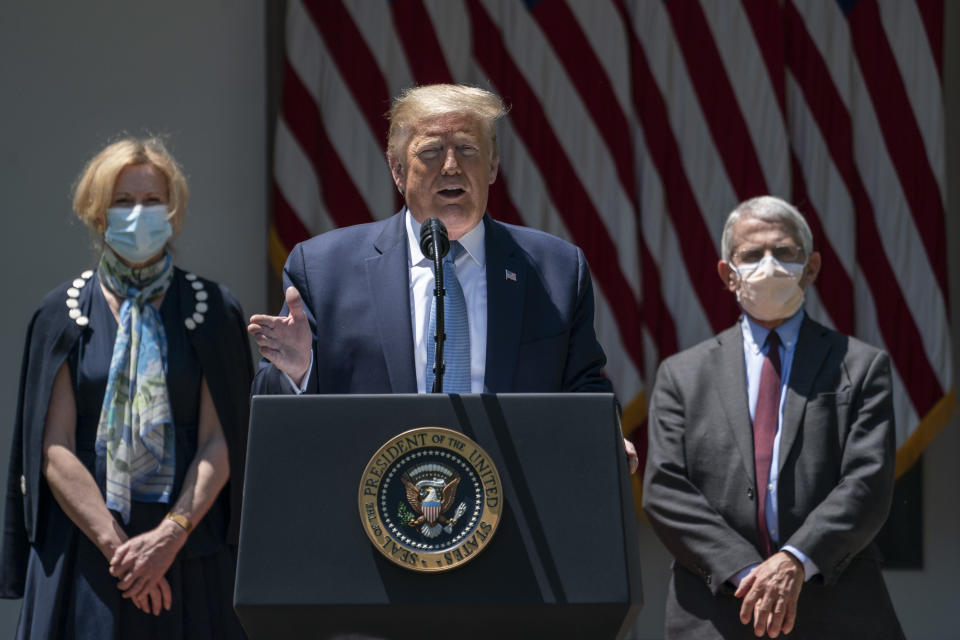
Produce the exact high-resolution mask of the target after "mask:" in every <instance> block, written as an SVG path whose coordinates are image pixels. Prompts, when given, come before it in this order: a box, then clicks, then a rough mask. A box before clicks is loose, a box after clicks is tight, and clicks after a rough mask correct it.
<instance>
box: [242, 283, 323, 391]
mask: <svg viewBox="0 0 960 640" xmlns="http://www.w3.org/2000/svg"><path fill="white" fill-rule="evenodd" d="M285 298H286V302H287V309H288V310H289V314H288V315H286V316H267V315H263V314H256V315H253V316H250V325H249V326H248V327H247V332H248V333H249V334H250V335H252V336H253V339H254V340H255V341H256V343H257V346H258V347H259V348H260V355H262V356H263V357H264V358H266V359H267V360H269V361H270V362H272V363H273V364H274V366H276V367H277V369H280V371H283V372H284V373H286V374H287V375H288V376H290V378H291V379H292V380H293V381H294V382H296V383H297V384H301V383H302V382H303V377H304V376H305V375H306V374H307V369H308V368H309V367H310V349H311V348H312V347H313V334H312V332H311V331H310V323H309V322H308V321H307V314H306V312H304V310H303V300H302V299H301V298H300V292H299V291H297V290H296V288H294V287H287V291H286V293H285Z"/></svg>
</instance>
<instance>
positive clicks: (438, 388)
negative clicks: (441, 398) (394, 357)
mask: <svg viewBox="0 0 960 640" xmlns="http://www.w3.org/2000/svg"><path fill="white" fill-rule="evenodd" d="M434 249H436V251H434ZM420 250H421V251H423V255H425V256H427V257H428V258H430V259H431V260H433V281H434V288H433V296H434V300H435V304H436V316H437V324H436V332H435V333H434V335H433V341H434V343H435V344H436V349H435V351H434V354H433V355H434V358H433V376H434V377H433V388H432V389H431V390H430V392H431V393H443V372H444V369H445V368H446V366H445V363H444V360H443V343H444V341H445V340H446V339H447V334H446V333H445V331H444V321H443V296H444V294H445V293H446V291H445V290H444V288H443V266H442V265H441V263H440V261H441V260H443V258H444V256H446V255H447V253H448V252H449V251H450V240H449V239H448V238H447V228H446V227H445V226H443V223H442V222H440V220H439V219H438V218H428V219H427V220H425V221H424V222H423V224H422V225H421V226H420Z"/></svg>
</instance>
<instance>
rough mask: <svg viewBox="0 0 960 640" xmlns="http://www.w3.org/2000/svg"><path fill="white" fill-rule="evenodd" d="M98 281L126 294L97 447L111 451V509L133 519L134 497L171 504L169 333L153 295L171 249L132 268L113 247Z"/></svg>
mask: <svg viewBox="0 0 960 640" xmlns="http://www.w3.org/2000/svg"><path fill="white" fill-rule="evenodd" d="M98 275H99V276H100V281H101V282H102V283H103V284H104V286H105V287H106V288H107V289H109V290H110V291H111V292H112V293H114V294H115V295H117V296H118V297H120V298H123V305H122V306H121V307H120V320H119V323H118V325H117V338H116V341H115V342H114V343H113V357H112V358H111V360H110V374H109V377H108V378H107V391H106V393H105V394H104V396H103V408H102V409H101V410H100V424H99V425H98V427H97V441H96V452H97V455H98V456H103V455H105V456H106V463H107V491H106V492H107V496H106V502H107V507H108V508H110V509H113V510H114V511H118V512H120V514H121V515H122V516H123V521H124V522H125V523H126V522H129V521H130V501H131V499H136V500H140V501H143V502H170V494H171V493H172V492H173V471H174V429H173V413H172V411H171V409H170V400H169V397H168V394H167V376H166V369H167V336H166V334H165V333H164V331H163V322H162V321H161V319H160V312H159V311H157V308H156V307H154V306H153V305H152V304H150V300H152V299H154V298H156V297H158V296H162V295H163V294H164V293H166V291H167V288H168V287H169V286H170V282H171V280H172V279H173V262H172V261H171V259H170V254H167V255H166V256H165V257H164V259H163V260H161V261H160V262H157V263H155V264H152V265H148V266H146V267H142V268H133V267H129V266H127V265H125V264H123V263H122V262H120V260H119V259H118V258H117V256H116V254H114V253H113V251H111V250H110V249H109V248H107V249H105V250H104V252H103V258H101V260H100V267H99V269H98Z"/></svg>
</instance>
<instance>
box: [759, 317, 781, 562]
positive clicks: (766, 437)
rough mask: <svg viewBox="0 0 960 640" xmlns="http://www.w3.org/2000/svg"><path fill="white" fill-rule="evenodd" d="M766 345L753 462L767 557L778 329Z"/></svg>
mask: <svg viewBox="0 0 960 640" xmlns="http://www.w3.org/2000/svg"><path fill="white" fill-rule="evenodd" d="M767 345H768V349H767V355H766V357H764V359H763V369H762V370H761V371H760V388H759V390H758V391H757V406H756V408H755V409H754V412H753V465H754V469H755V470H756V472H757V530H758V531H759V532H760V544H761V545H762V546H763V555H764V557H767V558H768V557H770V555H771V554H772V553H773V549H772V547H771V544H770V532H769V531H767V482H768V480H769V479H770V461H771V458H772V457H773V439H774V437H775V436H776V435H777V421H778V418H779V417H780V337H779V336H778V335H777V332H776V331H771V332H770V333H769V334H767Z"/></svg>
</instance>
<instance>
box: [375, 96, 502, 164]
mask: <svg viewBox="0 0 960 640" xmlns="http://www.w3.org/2000/svg"><path fill="white" fill-rule="evenodd" d="M447 113H468V114H471V115H474V116H476V117H477V118H479V119H480V121H481V122H482V123H483V126H484V128H485V129H486V130H487V135H489V136H490V141H491V143H492V146H491V149H492V151H493V157H494V158H496V157H497V155H498V153H499V152H498V150H497V126H496V125H497V120H499V119H500V118H502V117H503V116H505V115H506V114H507V107H506V106H505V105H504V104H503V100H501V99H500V96H498V95H497V94H495V93H493V92H491V91H487V90H486V89H480V88H478V87H469V86H467V85H462V84H427V85H423V86H421V87H413V88H410V89H407V90H406V91H404V92H403V93H401V94H400V95H399V96H397V97H396V98H394V100H393V106H391V107H390V112H389V113H388V114H387V118H388V119H389V120H390V131H389V133H388V134H387V156H388V157H392V158H399V157H400V155H401V151H402V149H403V147H404V146H405V145H406V143H407V140H408V139H409V138H410V134H411V132H412V130H413V128H414V126H415V125H416V123H417V122H419V121H420V120H423V119H424V118H428V117H431V116H438V115H443V114H447Z"/></svg>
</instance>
